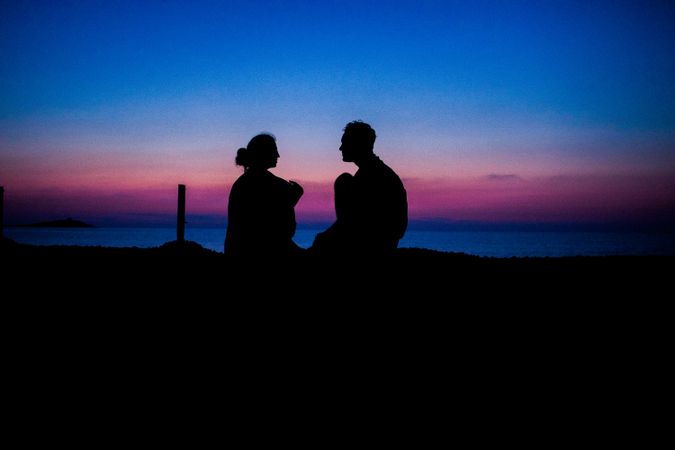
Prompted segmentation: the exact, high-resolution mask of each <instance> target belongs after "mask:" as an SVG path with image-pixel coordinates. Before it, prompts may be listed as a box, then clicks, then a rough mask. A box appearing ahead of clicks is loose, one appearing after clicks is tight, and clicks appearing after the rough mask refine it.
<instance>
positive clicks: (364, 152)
mask: <svg viewBox="0 0 675 450" xmlns="http://www.w3.org/2000/svg"><path fill="white" fill-rule="evenodd" d="M376 137H377V136H375V130H373V129H372V127H371V126H370V125H368V124H367V123H364V122H361V121H360V120H355V121H353V122H349V123H348V124H347V125H346V126H345V129H344V134H343V135H342V145H340V151H341V152H342V160H343V161H345V162H356V163H358V162H359V161H361V160H363V158H365V157H367V156H370V155H372V154H373V147H374V145H375V138H376Z"/></svg>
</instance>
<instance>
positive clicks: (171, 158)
mask: <svg viewBox="0 0 675 450" xmlns="http://www.w3.org/2000/svg"><path fill="white" fill-rule="evenodd" d="M673 23H675V4H674V3H673V2H666V1H647V2H644V1H641V2H637V1H633V2H622V1H611V2H610V1H542V2H526V1H492V2H488V1H471V2H465V1H464V2H459V1H457V2H455V1H415V2H407V1H406V2H403V1H401V2H395V1H394V2H384V1H382V2H366V1H362V2H353V1H307V2H300V1H287V0H284V1H267V2H261V1H227V2H216V1H213V2H205V1H190V2H188V1H185V2H177V1H162V2H160V1H143V2H131V1H129V2H124V1H118V2H113V1H101V2H98V1H87V2H84V1H83V2H75V1H54V2H52V1H43V2H31V1H25V2H2V14H0V53H1V54H2V63H1V64H0V163H2V164H0V181H2V182H3V183H4V184H8V185H10V184H11V185H12V186H14V187H15V188H18V189H19V190H20V191H21V190H24V191H26V192H27V191H28V187H27V183H31V184H33V185H34V184H36V183H37V180H39V184H40V186H41V187H42V188H44V189H48V188H49V187H50V186H55V185H63V183H64V180H66V179H75V180H79V181H77V182H75V181H73V185H72V186H71V187H72V188H75V187H77V188H78V189H87V188H93V187H94V186H93V185H92V183H94V181H95V179H96V178H95V177H93V178H92V177H91V176H90V174H91V173H93V172H92V171H94V172H96V174H97V176H100V177H103V178H105V179H113V178H115V177H119V178H120V180H121V182H122V183H126V184H127V185H128V187H129V189H132V188H133V189H140V187H142V186H145V185H144V184H143V181H144V180H147V179H151V180H154V181H155V182H156V184H161V183H167V184H173V183H174V181H175V180H176V178H179V177H182V178H186V179H188V180H189V181H190V182H191V183H192V185H193V186H195V187H197V188H199V187H200V186H209V187H212V186H214V185H217V184H218V183H221V184H222V188H223V190H224V191H226V190H227V188H228V186H229V185H231V183H232V182H233V181H234V179H235V178H236V176H237V174H238V172H237V171H236V168H234V167H232V164H231V161H232V160H233V158H234V151H236V148H238V147H240V146H243V145H245V144H246V142H247V141H248V139H250V137H252V136H253V135H254V134H256V133H258V132H260V131H270V132H272V133H274V134H275V135H277V138H278V139H279V148H280V152H281V153H282V160H281V162H280V167H279V169H278V174H280V175H282V176H284V177H287V178H295V179H299V180H305V181H307V182H316V183H324V184H330V182H331V181H332V179H333V178H334V177H335V176H336V175H337V174H339V173H340V172H341V171H345V170H349V169H350V168H349V167H346V166H345V165H344V164H343V163H341V162H340V160H339V155H338V154H337V147H338V144H339V139H340V134H341V129H342V127H343V126H344V124H345V123H346V122H348V121H350V120H353V119H363V120H365V121H368V122H370V123H371V124H373V125H374V126H375V128H376V130H377V131H378V135H379V138H378V143H377V148H376V150H378V149H380V150H381V152H382V156H383V157H384V159H385V160H386V161H387V162H388V163H390V164H391V165H392V166H394V167H395V169H396V170H397V171H398V172H399V173H401V175H402V176H404V177H406V178H410V179H415V180H422V181H427V182H432V181H433V180H439V179H440V180H441V181H443V182H452V181H453V180H456V179H469V178H471V179H477V178H480V177H483V176H488V175H489V174H507V175H509V174H515V175H517V176H518V177H521V178H523V179H535V178H537V179H538V178H541V177H555V176H560V175H564V176H580V175H583V176H592V175H602V176H607V175H615V176H617V177H619V176H627V175H630V176H644V177H647V178H649V177H650V176H654V177H664V176H666V177H667V173H668V172H669V171H671V172H675V171H673V170H672V169H674V168H675V85H674V83H673V80H675V58H674V57H673V55H675V27H674V26H673ZM97 161H99V162H100V161H105V162H106V164H105V165H101V164H98V163H97ZM167 161H168V162H167ZM38 162H39V163H38ZM97 164H98V165H97ZM3 165H4V168H2V166H3ZM139 167H141V168H143V170H144V172H143V173H140V172H139V171H138V170H137V168H139ZM106 168H107V169H106ZM153 168H154V169H153ZM215 168H217V170H216V169H215ZM211 169H213V170H211ZM106 170H107V172H106ZM78 177H79V178H78ZM22 180H23V181H22ZM617 180H618V178H617ZM617 182H618V181H617ZM537 186H538V188H540V187H541V186H540V185H537ZM99 187H100V186H99ZM152 187H153V188H154V187H156V186H155V185H153V186H152ZM420 189H421V188H420ZM420 192H421V191H420ZM654 195H656V194H654ZM420 196H423V194H422V193H420ZM29 197H30V196H29V195H28V194H26V198H29ZM299 207H300V208H301V209H302V207H303V206H302V205H300V206H299ZM218 208H219V209H218V211H222V209H223V207H222V204H221V205H220V206H219V207H218ZM436 209H437V210H438V209H442V208H441V207H439V208H436Z"/></svg>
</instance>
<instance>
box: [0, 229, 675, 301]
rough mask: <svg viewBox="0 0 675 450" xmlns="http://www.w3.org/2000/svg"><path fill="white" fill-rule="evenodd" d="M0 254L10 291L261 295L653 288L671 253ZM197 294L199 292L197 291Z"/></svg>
mask: <svg viewBox="0 0 675 450" xmlns="http://www.w3.org/2000/svg"><path fill="white" fill-rule="evenodd" d="M0 252H1V253H0V262H1V264H2V270H3V272H4V273H5V274H6V275H7V276H6V279H7V281H8V282H9V283H11V284H14V285H16V286H20V287H21V289H19V291H18V292H19V295H21V293H24V294H25V293H26V292H29V291H31V290H36V291H42V292H44V293H49V292H50V291H53V293H54V294H55V295H56V294H66V295H68V293H69V292H70V293H71V294H77V293H89V294H91V295H92V296H100V295H103V294H107V293H117V294H123V295H124V296H125V297H127V296H133V295H135V294H144V295H151V296H162V297H164V296H166V298H173V297H175V296H181V297H183V298H190V299H199V298H212V299H234V298H236V299H242V298H253V299H256V301H268V300H272V299H275V298H276V297H278V296H282V298H284V299H285V300H287V298H286V297H285V295H286V294H289V295H291V296H292V297H296V296H301V297H303V298H306V299H313V300H319V299H324V300H329V301H347V302H348V301H352V300H363V299H365V298H369V299H370V300H372V301H387V300H401V299H407V300H410V301H431V300H433V299H438V300H440V299H446V300H452V301H460V300H461V301H467V300H468V299H482V300H485V301H492V300H497V299H499V300H509V301H511V302H512V301H514V300H517V299H519V298H523V297H524V296H527V297H533V296H534V297H536V298H540V299H548V300H555V299H557V298H559V297H560V296H566V300H567V301H573V300H575V299H582V298H586V297H589V296H592V297H595V298H598V297H600V298H607V297H608V296H610V295H614V294H617V293H618V294H621V295H624V296H625V295H635V296H637V297H638V298H644V297H654V296H656V297H659V296H661V295H662V294H661V292H662V290H661V288H666V289H668V290H669V282H670V279H669V278H670V276H671V272H672V270H673V268H674V267H675V264H674V263H675V256H606V257H563V258H485V257H477V256H473V255H467V254H463V253H448V252H438V251H433V250H428V249H419V248H415V249H408V248H402V249H398V250H397V252H396V254H394V255H392V256H391V257H388V258H386V259H371V260H368V259H363V258H355V259H340V260H329V259H322V258H316V257H312V256H310V255H304V256H301V257H296V258H292V259H288V260H282V261H279V260H274V261H271V260H270V261H267V260H256V261H247V262H235V261H231V260H228V258H227V257H225V256H224V255H223V254H222V253H218V252H213V251H211V250H207V249H204V248H203V247H201V246H200V245H199V244H196V243H194V242H186V243H182V244H179V243H177V242H175V241H174V242H169V243H167V244H164V245H163V246H161V247H156V248H135V247H134V248H110V247H76V246H33V245H22V244H17V243H15V242H13V241H10V240H4V241H2V245H1V246H0ZM202 296H204V297H202Z"/></svg>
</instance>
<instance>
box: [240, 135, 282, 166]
mask: <svg viewBox="0 0 675 450" xmlns="http://www.w3.org/2000/svg"><path fill="white" fill-rule="evenodd" d="M277 159H279V152H278V151H277V142H276V138H275V137H274V136H273V135H271V134H269V133H261V134H259V135H257V136H254V137H253V139H251V140H250V141H249V142H248V145H247V146H246V148H240V149H239V150H237V157H236V158H235V160H234V162H235V163H236V164H237V165H238V166H243V167H244V169H246V170H248V169H251V168H253V169H269V168H270V167H276V166H277Z"/></svg>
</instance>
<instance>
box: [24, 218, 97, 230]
mask: <svg viewBox="0 0 675 450" xmlns="http://www.w3.org/2000/svg"><path fill="white" fill-rule="evenodd" d="M18 226H19V227H37V228H95V227H94V225H90V224H88V223H85V222H82V221H81V220H74V219H71V218H70V217H69V218H67V219H62V220H50V221H47V222H37V223H29V224H25V225H18Z"/></svg>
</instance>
